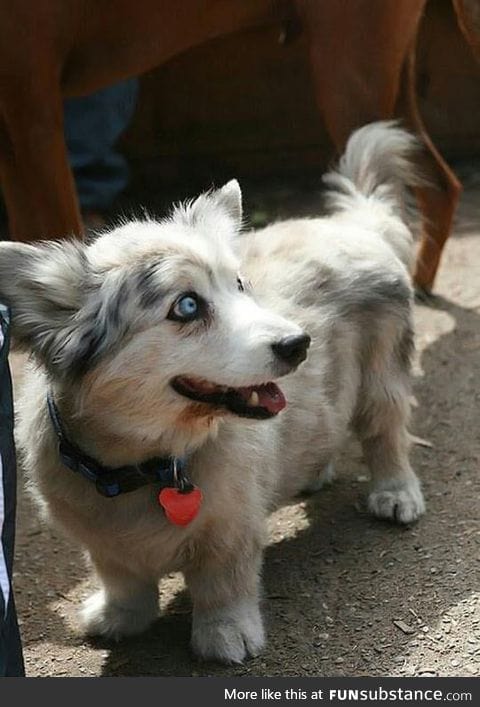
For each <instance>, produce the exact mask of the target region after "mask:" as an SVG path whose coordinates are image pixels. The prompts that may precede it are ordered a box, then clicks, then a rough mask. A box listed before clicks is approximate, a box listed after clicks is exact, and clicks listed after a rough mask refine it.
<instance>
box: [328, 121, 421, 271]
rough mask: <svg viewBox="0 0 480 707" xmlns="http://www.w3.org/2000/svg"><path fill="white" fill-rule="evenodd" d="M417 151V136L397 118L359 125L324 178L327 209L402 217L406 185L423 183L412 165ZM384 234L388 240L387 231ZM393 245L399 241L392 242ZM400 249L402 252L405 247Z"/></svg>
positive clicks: (400, 254)
mask: <svg viewBox="0 0 480 707" xmlns="http://www.w3.org/2000/svg"><path fill="white" fill-rule="evenodd" d="M418 151H419V144H418V142H417V140H416V138H415V137H414V136H413V135H411V134H410V133H409V132H407V131H406V130H403V129H402V128H400V127H399V125H398V123H397V122H396V121H380V122H376V123H370V124H368V125H365V126H364V127H362V128H359V129H358V130H356V131H355V132H354V133H352V135H351V137H350V139H349V140H348V143H347V146H346V148H345V152H344V153H343V155H342V157H341V158H340V161H339V163H338V166H337V168H336V169H335V170H334V171H332V172H329V173H327V174H326V175H325V176H324V178H323V179H324V182H325V183H326V185H327V187H328V191H327V193H326V200H327V206H328V207H329V210H330V211H331V212H332V211H333V212H339V211H345V210H351V209H352V208H359V207H360V208H362V207H363V209H362V210H363V212H364V214H365V215H366V214H367V213H368V212H370V213H371V214H372V216H374V214H377V216H378V212H379V210H381V211H382V212H383V213H384V214H385V215H387V214H390V215H391V216H396V217H397V218H398V217H400V218H401V219H402V220H405V213H406V209H405V187H407V186H418V185H420V184H422V183H424V180H423V179H422V178H421V177H420V176H419V174H418V170H417V169H416V168H415V166H414V164H413V159H414V157H415V154H416V153H418ZM377 222H378V221H377ZM388 230H389V229H387V231H388ZM384 236H385V237H386V238H387V239H388V240H390V238H389V233H388V232H386V233H384ZM395 240H396V239H395ZM395 245H397V246H399V245H400V244H399V243H392V246H394V247H395ZM405 245H406V244H404V246H405ZM400 249H401V250H402V251H404V247H403V248H400ZM395 250H397V254H398V255H399V256H400V257H401V258H402V260H405V258H404V257H402V256H404V255H405V253H404V252H403V253H400V252H398V250H399V249H398V248H395Z"/></svg>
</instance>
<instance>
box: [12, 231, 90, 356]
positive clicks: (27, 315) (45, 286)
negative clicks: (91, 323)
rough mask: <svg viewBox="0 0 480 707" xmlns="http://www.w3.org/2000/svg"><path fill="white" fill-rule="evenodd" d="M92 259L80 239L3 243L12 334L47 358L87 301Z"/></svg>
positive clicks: (19, 343) (25, 346) (18, 342)
mask: <svg viewBox="0 0 480 707" xmlns="http://www.w3.org/2000/svg"><path fill="white" fill-rule="evenodd" d="M86 272H87V260H86V257H85V252H84V246H83V245H82V244H81V243H79V242H73V241H71V242H70V241H64V242H49V243H42V244H38V245H31V244H26V243H8V242H5V243H0V301H1V302H3V303H4V304H6V305H7V306H8V307H9V308H10V311H11V315H12V336H13V339H14V341H15V342H16V343H17V344H18V345H20V346H21V347H22V348H26V349H30V350H32V351H33V352H34V353H36V354H38V355H40V356H41V358H43V359H45V358H48V357H49V353H50V351H51V349H53V348H55V344H58V338H59V336H60V333H61V331H63V330H64V328H65V327H66V326H67V325H68V324H69V322H71V320H72V318H73V317H74V316H75V313H76V312H78V310H79V308H80V307H81V305H82V301H83V299H84V293H85V279H86Z"/></svg>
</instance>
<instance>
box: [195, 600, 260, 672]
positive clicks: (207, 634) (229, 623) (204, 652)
mask: <svg viewBox="0 0 480 707" xmlns="http://www.w3.org/2000/svg"><path fill="white" fill-rule="evenodd" d="M264 645H265V632H264V629H263V622H262V616H261V614H260V609H259V607H258V603H257V602H256V601H246V600H245V601H242V602H238V603H236V604H232V605H231V606H228V607H226V608H223V609H216V610H210V611H198V612H197V611H194V614H193V626H192V648H193V650H194V652H195V653H196V655H197V656H198V657H199V658H202V659H204V660H219V661H221V662H222V663H241V662H242V661H243V660H244V659H245V658H247V657H249V656H255V655H258V653H260V651H261V650H262V649H263V647H264Z"/></svg>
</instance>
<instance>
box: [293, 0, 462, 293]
mask: <svg viewBox="0 0 480 707" xmlns="http://www.w3.org/2000/svg"><path fill="white" fill-rule="evenodd" d="M424 5H425V1H424V0H395V1H392V0H337V1H336V2H335V3H315V2H313V1H312V0H297V8H298V11H299V14H300V16H301V18H302V20H303V24H304V28H305V31H306V32H307V35H308V37H309V45H310V56H311V62H312V72H313V78H314V82H315V90H316V98H317V102H318V105H319V107H320V110H321V113H322V116H323V118H324V120H325V124H326V127H327V130H328V132H329V134H330V136H331V138H332V140H333V142H334V144H335V146H336V147H337V149H338V150H339V151H340V150H341V149H342V148H343V146H344V144H345V142H346V140H347V138H348V136H349V134H350V133H351V132H352V130H354V129H355V128H357V127H359V126H360V125H363V124H365V123H369V122H371V121H373V120H382V119H386V118H391V117H392V116H393V114H394V111H395V106H396V104H397V98H398V95H399V92H400V88H402V94H403V96H402V104H403V110H404V111H405V114H406V117H407V120H408V122H409V124H410V126H411V127H412V129H413V130H414V131H415V132H417V134H418V136H419V137H420V139H421V141H422V142H423V144H424V146H425V151H424V152H425V161H426V163H427V165H428V174H427V177H429V178H430V179H432V181H433V185H434V188H428V189H427V188H423V189H419V190H418V198H419V204H420V208H421V211H422V216H423V223H424V227H423V229H424V230H423V236H422V241H421V245H420V252H419V255H418V262H417V267H416V272H415V282H416V284H417V285H418V286H419V287H421V288H423V289H426V290H428V289H430V288H431V286H432V283H433V279H434V277H435V273H436V270H437V267H438V263H439V260H440V254H441V251H442V247H443V245H444V243H445V241H446V239H447V238H448V235H449V233H450V229H451V224H452V219H453V214H454V212H455V206H456V204H457V200H458V196H459V192H460V184H459V182H458V180H457V179H456V177H455V175H454V174H453V172H452V171H451V170H450V169H449V168H448V167H447V165H446V164H445V162H444V160H443V159H442V158H441V156H440V155H439V153H438V152H437V150H436V149H435V147H434V146H433V144H432V142H431V140H430V138H429V137H428V135H427V133H426V131H425V128H424V126H423V123H422V121H421V118H420V115H419V112H418V108H417V102H416V95H415V80H414V78H415V75H414V71H415V66H414V53H413V51H410V48H411V47H414V46H415V39H416V36H417V31H418V26H419V22H420V19H421V16H422V11H423V8H424ZM402 69H404V71H403V72H402ZM402 77H403V82H402V84H401V81H402Z"/></svg>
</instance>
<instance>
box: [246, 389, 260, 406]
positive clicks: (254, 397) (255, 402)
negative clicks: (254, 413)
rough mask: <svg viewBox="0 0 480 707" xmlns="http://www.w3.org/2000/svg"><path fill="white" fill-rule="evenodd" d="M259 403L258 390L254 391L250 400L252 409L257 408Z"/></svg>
mask: <svg viewBox="0 0 480 707" xmlns="http://www.w3.org/2000/svg"><path fill="white" fill-rule="evenodd" d="M258 403H259V398H258V393H257V391H256V390H252V393H251V395H250V397H249V399H248V404H249V405H251V406H252V407H257V405H258Z"/></svg>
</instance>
